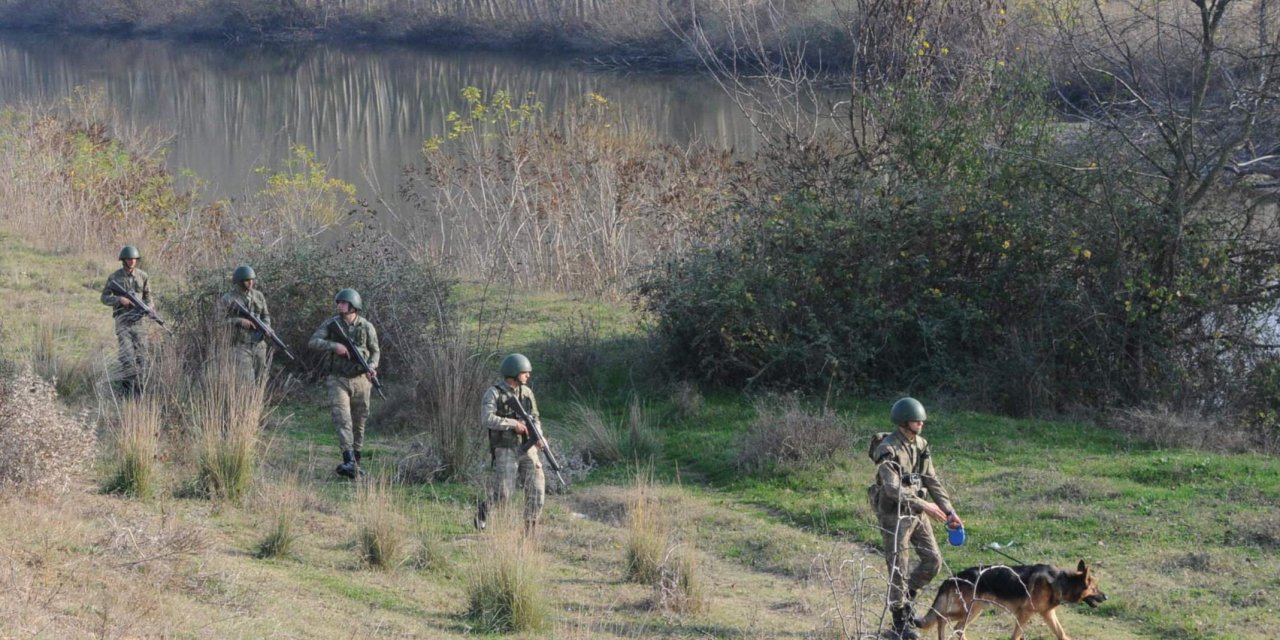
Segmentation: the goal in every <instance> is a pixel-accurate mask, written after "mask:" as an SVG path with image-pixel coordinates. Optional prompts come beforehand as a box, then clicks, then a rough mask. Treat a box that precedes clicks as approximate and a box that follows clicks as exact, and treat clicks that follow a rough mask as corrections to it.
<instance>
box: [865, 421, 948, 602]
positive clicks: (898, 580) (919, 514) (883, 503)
mask: <svg viewBox="0 0 1280 640" xmlns="http://www.w3.org/2000/svg"><path fill="white" fill-rule="evenodd" d="M871 457H872V459H873V460H875V462H876V482H875V484H874V485H872V486H871V491H870V494H871V501H872V506H873V507H874V508H875V510H876V517H877V519H878V520H879V522H880V534H881V535H882V536H883V538H884V553H885V562H886V563H887V564H888V567H889V603H890V605H891V606H902V605H903V604H905V603H909V602H910V601H911V600H913V599H914V598H915V594H916V592H918V591H919V590H920V588H921V587H923V586H924V585H926V584H929V581H930V580H933V578H934V576H936V575H938V568H939V567H940V566H941V565H942V552H941V551H940V550H939V549H938V541H937V540H936V539H934V537H933V527H932V526H930V524H929V521H928V516H927V515H925V514H924V507H925V505H926V504H928V503H927V502H926V501H925V497H926V496H929V497H931V498H932V499H933V502H934V503H935V504H937V505H938V507H939V508H941V509H942V510H943V512H945V513H947V514H951V513H954V512H955V510H954V509H953V508H952V506H951V497H950V496H948V495H947V490H946V489H945V488H943V486H942V481H941V480H939V479H938V476H937V474H936V473H935V472H934V470H933V459H932V458H931V457H930V455H929V443H928V442H927V441H926V440H925V439H924V437H923V436H919V435H917V436H915V438H914V440H907V438H906V436H904V435H903V433H902V430H901V429H899V430H897V431H894V432H892V433H890V434H889V435H887V436H885V438H884V440H882V441H881V442H880V444H879V446H877V447H876V449H875V452H874V453H873V454H872V456H871ZM908 543H910V545H911V546H912V547H914V548H915V550H916V555H917V556H918V557H919V561H918V562H917V563H916V566H915V567H914V568H912V569H911V572H910V574H908V573H907V545H908Z"/></svg>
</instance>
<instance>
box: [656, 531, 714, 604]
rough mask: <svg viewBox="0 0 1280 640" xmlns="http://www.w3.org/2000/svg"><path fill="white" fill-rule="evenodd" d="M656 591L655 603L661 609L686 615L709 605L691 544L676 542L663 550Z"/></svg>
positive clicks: (698, 562) (696, 555)
mask: <svg viewBox="0 0 1280 640" xmlns="http://www.w3.org/2000/svg"><path fill="white" fill-rule="evenodd" d="M657 590H658V594H657V604H658V606H659V607H660V608H661V609H663V610H664V611H670V612H673V613H678V614H681V615H687V614H696V613H703V612H705V611H707V609H709V608H710V605H711V601H710V598H709V597H708V594H707V584H706V579H705V578H704V577H703V574H702V565H701V563H700V561H699V559H698V554H697V551H696V550H694V548H693V547H692V546H690V545H689V544H681V545H677V546H675V547H673V548H672V549H671V551H670V552H668V553H667V557H666V558H665V559H664V560H663V563H662V568H661V577H660V578H659V580H658V585H657Z"/></svg>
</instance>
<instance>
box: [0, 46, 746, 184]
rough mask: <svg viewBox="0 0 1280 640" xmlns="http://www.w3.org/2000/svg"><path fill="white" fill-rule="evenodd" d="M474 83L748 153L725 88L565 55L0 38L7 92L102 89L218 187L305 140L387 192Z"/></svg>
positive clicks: (1, 79)
mask: <svg viewBox="0 0 1280 640" xmlns="http://www.w3.org/2000/svg"><path fill="white" fill-rule="evenodd" d="M467 85H475V86H478V87H480V88H482V89H483V90H484V91H485V92H486V95H487V94H489V93H490V92H492V91H496V90H498V89H505V90H508V91H511V92H513V93H516V94H523V93H524V92H527V91H534V92H536V93H537V95H538V99H539V100H541V101H542V102H543V103H544V104H546V106H547V108H548V110H549V111H552V110H555V109H557V108H558V107H560V106H562V105H564V104H565V103H566V102H567V101H571V100H577V99H580V98H581V97H582V96H584V95H585V94H586V93H588V92H593V91H594V92H597V93H600V94H602V95H605V96H607V97H608V98H609V99H610V100H612V101H614V102H615V103H618V104H621V105H625V106H626V107H627V108H628V109H630V110H635V111H636V112H637V113H638V114H640V115H639V117H640V118H642V119H643V120H644V121H645V122H646V123H647V124H648V125H649V126H651V127H652V128H653V130H654V131H655V132H656V135H657V136H659V137H660V138H662V139H665V140H670V141H675V142H685V141H687V140H689V139H691V138H693V137H700V138H701V139H704V140H707V141H710V142H712V143H714V144H716V145H719V146H723V147H726V148H734V149H739V150H745V151H749V150H751V149H752V148H754V146H755V144H756V139H755V135H754V133H753V132H752V130H751V129H750V127H749V125H748V124H747V123H746V121H745V120H744V119H743V118H742V117H741V115H740V114H739V113H738V112H737V111H736V110H735V108H734V107H733V106H732V104H731V103H730V102H729V101H728V99H727V98H726V97H725V96H723V95H722V94H721V93H720V92H719V90H718V89H717V88H716V87H715V86H714V85H713V84H712V83H710V82H709V81H707V80H706V79H704V78H700V77H695V76H670V75H663V76H658V75H652V76H624V75H619V74H613V73H605V72H593V71H589V70H584V69H582V68H580V67H578V66H575V65H574V64H572V63H571V62H566V61H551V60H537V59H528V58H521V57H518V56H510V55H498V54H492V53H439V52H424V51H417V50H411V49H406V48H399V47H387V48H382V47H376V48H373V47H326V46H321V47H313V48H307V49H286V50H281V49H268V48H260V47H244V46H234V45H226V46H214V45H208V44H186V43H172V42H162V41H151V40H118V39H112V38H97V37H83V36H74V37H64V36H57V37H36V36H21V35H14V34H7V35H3V36H0V103H5V104H7V103H11V102H15V101H19V100H24V99H35V100H41V101H48V100H57V99H60V98H62V97H64V96H67V95H70V94H71V93H72V91H73V90H74V89H75V88H76V87H79V86H97V87H102V88H103V89H104V90H105V92H106V96H107V99H108V100H109V102H110V104H111V105H112V106H114V107H116V108H118V109H119V110H120V111H121V113H122V114H123V115H124V117H125V118H126V119H127V120H128V122H129V123H130V124H132V125H133V126H137V127H144V126H153V127H155V126H158V127H161V128H163V129H164V130H166V131H170V132H173V133H174V134H176V137H175V139H174V141H173V142H172V143H171V145H170V147H171V148H170V155H169V162H170V166H171V167H173V168H175V169H181V168H189V169H191V170H193V171H194V172H195V173H196V175H198V176H200V177H202V178H204V179H206V180H208V181H209V182H210V184H211V192H212V194H213V195H216V196H235V195H237V194H240V193H243V192H244V191H245V189H246V188H253V187H254V185H256V184H257V183H256V181H255V180H254V179H253V178H254V168H255V167H259V166H264V165H271V166H278V165H279V163H280V162H281V161H282V160H283V159H284V158H286V157H288V148H289V146H290V145H291V144H295V143H299V144H304V145H306V146H308V147H310V148H311V149H314V150H315V151H316V152H317V156H318V157H319V158H321V159H324V160H326V161H328V162H330V164H331V166H332V170H333V173H334V174H335V175H336V176H338V177H341V178H343V179H345V180H348V181H351V182H353V183H355V184H356V185H357V186H359V187H360V190H361V192H362V194H363V195H365V196H368V195H371V194H372V191H373V190H371V189H370V188H369V186H368V185H369V184H370V182H371V181H372V182H373V183H375V184H378V185H380V189H378V190H379V191H381V192H382V193H383V194H384V195H390V194H391V193H392V192H393V191H394V187H395V185H396V184H397V183H398V181H399V175H400V172H401V169H402V168H403V167H404V166H405V165H406V164H410V163H414V162H416V160H417V155H418V153H419V149H420V148H421V144H422V141H423V140H424V139H426V138H427V137H429V136H432V135H440V134H443V133H444V131H445V122H444V118H445V115H446V114H447V113H448V112H449V111H450V110H455V109H459V108H460V102H461V101H460V99H459V91H460V90H461V88H462V87H464V86H467Z"/></svg>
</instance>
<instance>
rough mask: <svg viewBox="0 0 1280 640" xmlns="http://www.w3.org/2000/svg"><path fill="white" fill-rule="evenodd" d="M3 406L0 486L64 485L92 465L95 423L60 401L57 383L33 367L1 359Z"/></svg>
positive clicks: (0, 407) (0, 402)
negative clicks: (72, 410)
mask: <svg viewBox="0 0 1280 640" xmlns="http://www.w3.org/2000/svg"><path fill="white" fill-rule="evenodd" d="M0 410H2V411H3V412H4V415H5V419H4V421H3V422H2V423H0V450H3V451H4V455H5V462H4V464H3V465H0V488H6V489H8V488H20V489H54V490H62V489H66V488H67V486H68V484H70V483H71V482H72V481H73V480H75V479H76V478H77V476H78V475H79V474H81V473H83V472H85V471H87V470H88V465H89V464H90V463H91V462H92V460H93V456H94V455H95V454H96V453H97V437H96V436H95V434H94V430H93V427H92V426H91V425H90V424H89V423H88V422H87V421H86V420H85V419H84V416H74V415H69V414H68V413H67V412H66V410H65V409H63V407H61V406H59V404H58V395H57V392H56V391H55V390H54V387H53V385H52V384H51V383H49V382H48V381H46V380H44V379H43V378H40V377H39V376H37V375H35V373H33V372H32V371H31V369H30V367H29V366H21V365H17V364H14V363H12V362H8V361H2V362H0Z"/></svg>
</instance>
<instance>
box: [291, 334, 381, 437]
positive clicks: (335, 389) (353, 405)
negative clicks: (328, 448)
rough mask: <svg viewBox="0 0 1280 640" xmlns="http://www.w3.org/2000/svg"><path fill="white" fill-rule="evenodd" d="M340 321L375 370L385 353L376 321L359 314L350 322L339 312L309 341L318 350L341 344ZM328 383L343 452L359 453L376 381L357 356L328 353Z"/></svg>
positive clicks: (329, 348)
mask: <svg viewBox="0 0 1280 640" xmlns="http://www.w3.org/2000/svg"><path fill="white" fill-rule="evenodd" d="M337 323H341V325H342V328H343V330H344V331H346V333H347V336H348V337H350V338H351V341H352V342H353V343H355V345H356V347H357V348H358V349H360V353H362V354H363V355H364V357H365V359H366V360H368V361H369V366H370V367H373V368H374V369H375V370H376V369H377V368H378V358H379V357H380V356H381V355H382V350H381V349H380V348H379V347H378V331H377V330H376V329H374V328H373V323H371V322H369V321H368V320H365V319H364V318H362V317H360V316H356V321H355V322H354V323H352V324H350V325H348V324H347V323H346V322H344V321H343V320H342V316H340V315H336V316H333V317H332V318H329V319H328V320H325V321H324V322H323V323H321V324H320V327H319V328H318V329H316V330H315V333H313V334H311V340H310V341H308V342H307V345H308V346H310V347H311V348H312V349H315V350H317V351H330V352H332V351H334V349H335V348H336V347H337V346H338V345H339V344H341V342H340V340H339V338H338V330H337V328H336V327H335V325H336V324H337ZM325 386H326V387H328V389H329V414H330V415H331V416H332V417H333V425H334V427H335V428H337V430H338V444H339V446H341V447H342V451H343V453H346V452H351V453H352V454H355V455H356V456H357V457H358V456H359V454H360V448H361V447H362V446H363V445H364V425H365V420H367V419H368V417H369V396H370V393H371V391H372V389H373V383H372V382H370V381H369V378H368V377H366V376H365V374H364V371H362V370H361V369H360V364H359V363H358V362H356V360H355V359H354V358H349V357H348V358H340V357H338V356H337V355H332V356H330V357H329V378H328V380H326V382H325Z"/></svg>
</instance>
